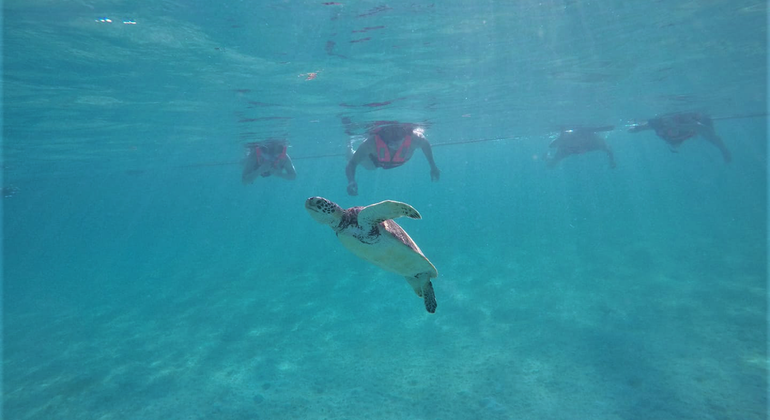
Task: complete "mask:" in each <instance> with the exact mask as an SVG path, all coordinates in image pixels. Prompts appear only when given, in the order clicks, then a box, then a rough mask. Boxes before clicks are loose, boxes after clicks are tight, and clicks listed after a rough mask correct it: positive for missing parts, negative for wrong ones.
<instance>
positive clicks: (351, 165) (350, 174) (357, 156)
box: [345, 139, 372, 195]
mask: <svg viewBox="0 0 770 420" xmlns="http://www.w3.org/2000/svg"><path fill="white" fill-rule="evenodd" d="M370 144H372V143H371V141H370V140H369V139H367V140H365V141H364V142H363V143H361V145H360V146H358V149H357V150H356V151H355V153H353V156H352V157H351V158H350V160H349V161H348V165H347V166H346V167H345V176H347V178H348V194H349V195H358V184H357V183H356V166H358V164H359V163H361V160H362V159H365V158H366V156H367V154H368V153H369V150H370V149H371V146H370Z"/></svg>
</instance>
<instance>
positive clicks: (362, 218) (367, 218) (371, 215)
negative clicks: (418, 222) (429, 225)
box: [358, 200, 422, 225]
mask: <svg viewBox="0 0 770 420" xmlns="http://www.w3.org/2000/svg"><path fill="white" fill-rule="evenodd" d="M399 217H409V218H412V219H422V216H420V213H419V212H417V210H415V208H414V207H412V206H410V205H409V204H406V203H401V202H399V201H393V200H385V201H380V202H379V203H375V204H372V205H369V206H366V207H364V208H363V210H361V212H360V213H358V223H359V224H362V223H363V224H372V225H376V224H377V223H380V222H382V221H385V220H390V219H398V218H399Z"/></svg>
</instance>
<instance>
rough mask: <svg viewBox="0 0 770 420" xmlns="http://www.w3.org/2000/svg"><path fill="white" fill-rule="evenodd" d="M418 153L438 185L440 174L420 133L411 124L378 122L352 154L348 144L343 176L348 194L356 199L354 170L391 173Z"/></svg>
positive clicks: (420, 129) (356, 190) (417, 127)
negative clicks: (346, 179) (383, 170)
mask: <svg viewBox="0 0 770 420" xmlns="http://www.w3.org/2000/svg"><path fill="white" fill-rule="evenodd" d="M418 148H419V149H421V150H422V152H423V153H424V154H425V157H426V158H427V159H428V163H429V164H430V179H431V180H433V181H438V180H439V177H440V176H441V171H440V170H439V169H438V167H437V166H436V163H435V162H434V161H433V150H432V149H431V146H430V142H429V141H428V139H426V138H425V134H424V130H423V129H422V127H419V126H418V125H415V124H408V123H397V122H378V123H375V126H374V128H372V129H371V130H369V133H368V137H367V138H366V140H364V141H363V143H361V145H360V146H358V149H356V150H355V152H354V151H353V144H352V140H350V141H349V142H348V156H349V160H348V165H347V167H346V168H345V175H347V178H348V194H350V195H358V184H357V183H356V166H358V165H359V164H360V165H361V166H363V167H364V168H365V169H369V170H373V169H376V168H382V169H392V168H397V167H399V166H401V165H403V164H404V163H406V162H407V161H408V160H409V159H410V158H411V157H412V154H414V151H415V150H417V149H418Z"/></svg>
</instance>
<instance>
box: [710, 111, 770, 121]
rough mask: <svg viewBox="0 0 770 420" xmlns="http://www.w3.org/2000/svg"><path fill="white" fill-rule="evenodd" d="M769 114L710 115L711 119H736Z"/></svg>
mask: <svg viewBox="0 0 770 420" xmlns="http://www.w3.org/2000/svg"><path fill="white" fill-rule="evenodd" d="M768 115H770V114H768V113H767V112H763V113H761V114H746V115H730V116H727V117H711V119H712V120H715V121H717V120H737V119H740V118H759V117H766V116H768Z"/></svg>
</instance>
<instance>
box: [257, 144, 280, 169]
mask: <svg viewBox="0 0 770 420" xmlns="http://www.w3.org/2000/svg"><path fill="white" fill-rule="evenodd" d="M255 149H256V151H255V152H254V153H256V154H257V166H259V165H262V162H264V161H265V156H264V155H262V148H261V147H259V146H257V147H255ZM285 159H286V146H285V145H284V146H283V150H281V153H280V154H279V155H278V156H276V157H275V158H274V159H273V168H275V169H278V167H279V165H280V164H281V162H283V160H285Z"/></svg>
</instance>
